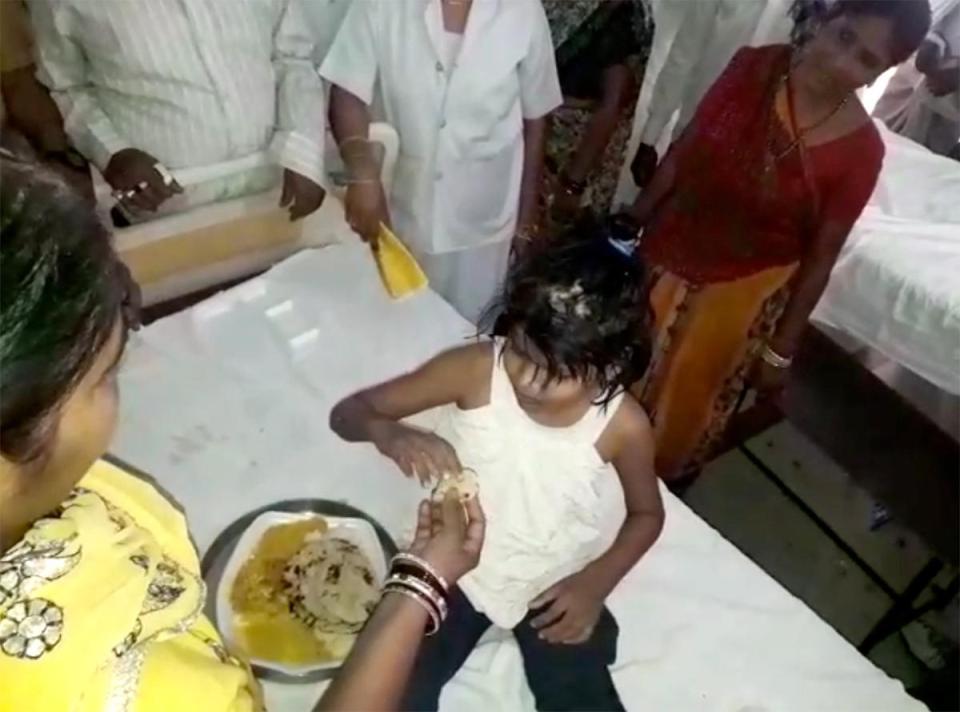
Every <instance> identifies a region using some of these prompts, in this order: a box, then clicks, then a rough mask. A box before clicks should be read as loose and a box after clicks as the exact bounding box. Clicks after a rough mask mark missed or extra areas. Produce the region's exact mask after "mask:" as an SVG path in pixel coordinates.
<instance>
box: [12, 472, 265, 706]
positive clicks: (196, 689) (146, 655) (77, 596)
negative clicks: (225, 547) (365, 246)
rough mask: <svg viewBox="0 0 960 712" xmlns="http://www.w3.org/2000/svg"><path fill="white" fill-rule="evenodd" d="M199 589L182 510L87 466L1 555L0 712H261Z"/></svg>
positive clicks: (135, 483) (131, 480)
mask: <svg viewBox="0 0 960 712" xmlns="http://www.w3.org/2000/svg"><path fill="white" fill-rule="evenodd" d="M205 594H206V592H205V587H204V585H203V581H202V580H201V578H200V575H199V563H198V561H197V555H196V552H195V551H194V549H193V545H192V544H191V542H190V539H189V536H188V534H187V528H186V522H185V521H184V519H183V517H182V515H181V514H180V513H179V512H178V511H177V510H176V509H174V507H173V506H171V505H170V503H169V502H167V501H166V499H164V498H163V497H162V496H161V495H160V494H159V493H158V492H157V491H156V490H155V489H154V488H153V487H152V486H150V485H149V484H147V483H146V482H144V481H142V480H140V479H138V478H136V477H134V476H132V475H130V474H128V473H126V472H124V471H122V470H120V469H119V468H117V467H114V466H113V465H110V464H108V463H106V462H98V463H97V464H95V465H94V466H93V467H92V468H91V470H90V471H89V472H88V473H87V475H86V476H85V477H84V478H83V479H82V480H81V481H80V483H79V485H78V487H77V488H75V489H74V491H73V492H72V493H71V495H70V496H69V497H68V498H67V500H66V501H65V502H64V503H63V504H62V505H61V506H60V508H59V509H58V510H57V511H56V512H54V513H52V514H51V516H49V517H48V518H45V519H42V520H40V521H38V522H36V523H35V524H34V526H33V527H32V528H31V529H30V530H29V531H28V532H27V534H26V535H25V536H24V537H23V539H21V540H20V541H19V542H18V543H17V544H15V545H14V546H13V547H12V548H11V549H9V550H8V551H7V552H6V553H5V554H3V556H2V557H0V690H2V693H0V712H14V711H15V712H47V711H48V710H49V711H50V712H54V711H56V712H61V711H67V710H69V711H71V712H74V711H76V712H86V711H87V710H98V711H99V710H110V711H111V712H112V711H113V710H117V711H124V712H161V711H163V712H168V711H169V710H177V711H178V712H181V711H182V712H190V711H192V710H196V711H197V712H199V711H200V710H203V711H204V712H219V711H221V710H222V711H226V710H229V711H230V712H234V711H236V712H240V711H246V710H256V709H260V708H261V703H260V701H259V689H258V687H257V685H256V682H255V681H254V680H253V679H252V677H251V676H250V673H249V669H248V668H247V666H246V665H244V664H243V663H242V662H241V661H240V660H238V659H236V658H234V657H233V656H232V655H230V654H229V653H228V652H227V651H226V649H225V648H224V647H223V645H222V644H221V643H220V639H219V637H218V635H217V633H216V631H215V630H214V628H213V626H212V625H211V624H210V623H209V621H207V620H206V618H205V617H204V616H203V614H202V609H203V603H204V597H205Z"/></svg>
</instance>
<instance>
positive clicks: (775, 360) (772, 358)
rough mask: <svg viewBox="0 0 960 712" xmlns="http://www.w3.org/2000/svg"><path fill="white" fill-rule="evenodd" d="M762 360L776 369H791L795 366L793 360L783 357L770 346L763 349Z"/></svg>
mask: <svg viewBox="0 0 960 712" xmlns="http://www.w3.org/2000/svg"><path fill="white" fill-rule="evenodd" d="M760 358H761V359H763V362H764V363H766V364H768V365H770V366H773V367H774V368H780V369H784V368H790V366H791V365H792V364H793V358H792V357H791V358H787V357H786V356H781V355H780V354H778V353H777V352H776V351H774V350H773V349H772V348H770V346H769V345H767V346H764V347H763V353H761V354H760Z"/></svg>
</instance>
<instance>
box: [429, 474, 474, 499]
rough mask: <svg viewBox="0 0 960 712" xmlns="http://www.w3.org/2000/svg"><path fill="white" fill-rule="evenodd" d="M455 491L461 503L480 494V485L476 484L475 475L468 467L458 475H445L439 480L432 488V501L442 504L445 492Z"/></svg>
mask: <svg viewBox="0 0 960 712" xmlns="http://www.w3.org/2000/svg"><path fill="white" fill-rule="evenodd" d="M451 490H453V491H455V492H456V493H457V496H458V497H459V498H460V501H461V502H467V501H469V500H471V499H473V498H474V497H476V496H477V495H478V494H479V493H480V484H479V483H478V482H477V473H476V472H474V471H473V470H471V469H470V468H469V467H465V468H463V469H462V470H461V471H460V472H458V473H447V474H445V475H444V476H443V477H441V478H440V481H439V482H437V484H436V486H435V487H434V488H433V494H432V499H433V501H435V502H442V501H443V499H444V497H446V496H447V492H449V491H451Z"/></svg>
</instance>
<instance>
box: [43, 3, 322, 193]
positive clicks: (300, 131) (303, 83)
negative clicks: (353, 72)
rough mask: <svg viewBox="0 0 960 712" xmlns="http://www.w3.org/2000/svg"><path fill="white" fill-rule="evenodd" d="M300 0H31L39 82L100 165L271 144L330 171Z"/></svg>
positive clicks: (192, 158) (315, 171)
mask: <svg viewBox="0 0 960 712" xmlns="http://www.w3.org/2000/svg"><path fill="white" fill-rule="evenodd" d="M300 1H301V0H30V10H31V15H32V19H33V24H34V30H35V33H36V41H37V49H38V63H39V65H40V76H41V79H43V81H44V82H45V83H46V84H47V85H48V86H49V87H50V89H51V90H52V94H53V96H54V99H55V100H56V101H57V103H58V104H59V106H60V109H61V111H62V112H63V115H64V120H65V126H66V130H67V133H68V135H69V136H70V138H71V140H72V141H73V143H74V145H75V146H76V147H77V148H78V150H80V151H81V152H82V153H84V154H85V155H86V156H87V157H88V158H89V159H90V160H91V161H92V162H93V163H94V164H95V165H96V166H97V167H98V168H100V169H101V170H103V169H104V168H105V167H106V164H107V162H108V161H109V159H110V156H111V155H113V154H114V153H115V152H117V151H118V150H120V149H123V148H139V149H141V150H143V151H146V152H147V153H149V154H151V155H153V156H155V157H156V158H157V159H158V160H159V161H160V162H161V163H163V164H164V165H166V166H167V167H168V168H171V169H182V168H192V167H196V166H203V165H210V164H215V163H221V162H225V161H230V160H234V159H237V158H241V157H244V156H248V155H250V154H252V153H256V152H259V151H264V150H268V151H269V152H270V154H271V155H272V157H273V158H274V159H275V160H276V162H277V163H279V164H280V165H282V166H283V167H285V168H289V169H291V170H294V171H296V172H297V173H300V174H302V175H304V176H307V177H308V178H310V179H312V180H314V181H315V182H317V183H321V182H322V178H323V136H324V121H325V110H324V94H323V87H322V84H321V81H320V78H319V76H318V75H317V72H316V70H315V68H314V65H313V61H312V54H313V50H314V41H313V37H312V34H311V33H310V31H309V29H308V27H307V25H306V23H305V22H304V19H303V15H302V8H301V7H300V4H299V3H300Z"/></svg>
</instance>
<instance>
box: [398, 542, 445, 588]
mask: <svg viewBox="0 0 960 712" xmlns="http://www.w3.org/2000/svg"><path fill="white" fill-rule="evenodd" d="M393 561H404V562H407V563H409V564H413V565H414V566H419V567H420V568H421V569H423V570H424V571H426V572H427V573H428V574H430V575H431V576H433V577H434V578H435V579H436V580H437V581H438V582H439V583H440V585H441V586H442V587H443V590H444V592H446V591H449V590H450V584H449V583H448V582H447V579H445V578H444V577H443V576H441V575H440V572H439V571H437V570H436V569H435V568H433V566H432V565H431V564H430V562H429V561H427V560H426V559H422V558H420V557H419V556H417V555H416V554H411V553H410V552H409V551H401V552H400V553H399V554H397V555H396V556H394V557H393ZM393 561H391V563H393Z"/></svg>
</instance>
